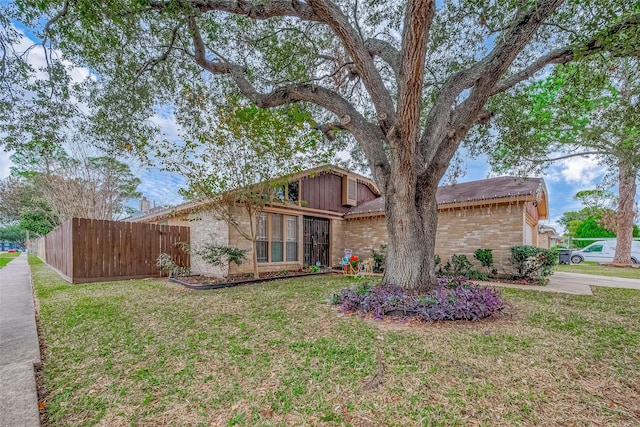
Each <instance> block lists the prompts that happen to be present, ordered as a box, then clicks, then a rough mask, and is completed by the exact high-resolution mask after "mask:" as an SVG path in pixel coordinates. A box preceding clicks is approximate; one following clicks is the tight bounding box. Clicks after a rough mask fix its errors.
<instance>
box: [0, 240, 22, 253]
mask: <svg viewBox="0 0 640 427" xmlns="http://www.w3.org/2000/svg"><path fill="white" fill-rule="evenodd" d="M10 249H15V250H17V251H18V250H22V246H21V245H20V244H18V243H16V242H5V241H3V242H0V252H4V251H8V250H10Z"/></svg>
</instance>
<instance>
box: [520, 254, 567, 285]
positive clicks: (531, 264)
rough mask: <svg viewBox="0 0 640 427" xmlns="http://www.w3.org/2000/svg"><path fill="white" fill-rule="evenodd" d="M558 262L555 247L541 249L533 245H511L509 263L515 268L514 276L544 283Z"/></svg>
mask: <svg viewBox="0 0 640 427" xmlns="http://www.w3.org/2000/svg"><path fill="white" fill-rule="evenodd" d="M557 262H558V251H557V250H556V249H543V248H538V247H535V246H526V245H524V246H513V247H512V248H511V263H512V264H513V265H514V267H515V269H516V277H518V278H526V279H530V280H534V281H536V282H538V283H540V284H546V283H547V281H548V279H547V277H549V276H550V275H551V274H552V273H553V267H554V266H555V265H556V264H557Z"/></svg>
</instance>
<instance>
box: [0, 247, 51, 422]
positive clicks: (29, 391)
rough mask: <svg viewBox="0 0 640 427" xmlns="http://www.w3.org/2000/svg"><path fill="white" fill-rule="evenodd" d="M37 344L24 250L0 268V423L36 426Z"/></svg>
mask: <svg viewBox="0 0 640 427" xmlns="http://www.w3.org/2000/svg"><path fill="white" fill-rule="evenodd" d="M41 363H42V360H41V359H40V346H39V343H38V331H37V328H36V318H35V307H34V303H33V294H32V291H31V270H30V268H29V264H28V263H27V254H22V255H20V256H19V257H17V258H16V259H14V260H13V261H11V262H10V263H9V264H8V265H7V266H6V267H4V268H2V269H0V427H20V426H24V427H38V426H40V414H39V411H38V392H37V389H36V380H35V372H34V366H37V365H40V364H41Z"/></svg>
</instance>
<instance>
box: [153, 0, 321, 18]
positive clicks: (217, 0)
mask: <svg viewBox="0 0 640 427" xmlns="http://www.w3.org/2000/svg"><path fill="white" fill-rule="evenodd" d="M184 4H186V5H188V6H191V7H192V8H194V9H197V10H199V11H200V12H203V13H204V12H210V11H214V10H217V11H220V12H227V13H232V14H235V15H244V16H247V17H248V18H251V19H256V20H263V19H269V18H274V17H284V16H291V17H295V18H300V19H302V20H303V21H315V22H321V20H320V19H319V18H318V16H317V15H316V14H315V13H314V11H313V9H311V8H310V7H309V6H308V5H307V4H306V3H303V2H300V1H299V0H269V1H265V2H262V3H260V4H255V3H250V2H247V1H246V0H237V1H229V0H193V1H186V2H184ZM149 6H150V7H151V9H153V10H164V9H166V8H169V7H175V2H173V1H171V0H169V1H163V0H153V1H151V2H150V3H149Z"/></svg>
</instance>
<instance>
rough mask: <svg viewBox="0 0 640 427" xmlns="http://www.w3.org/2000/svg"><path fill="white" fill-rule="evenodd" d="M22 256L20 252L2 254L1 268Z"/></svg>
mask: <svg viewBox="0 0 640 427" xmlns="http://www.w3.org/2000/svg"><path fill="white" fill-rule="evenodd" d="M18 256H20V252H0V268H2V267H4V266H5V265H7V264H9V262H11V260H12V259H14V258H16V257H18Z"/></svg>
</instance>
